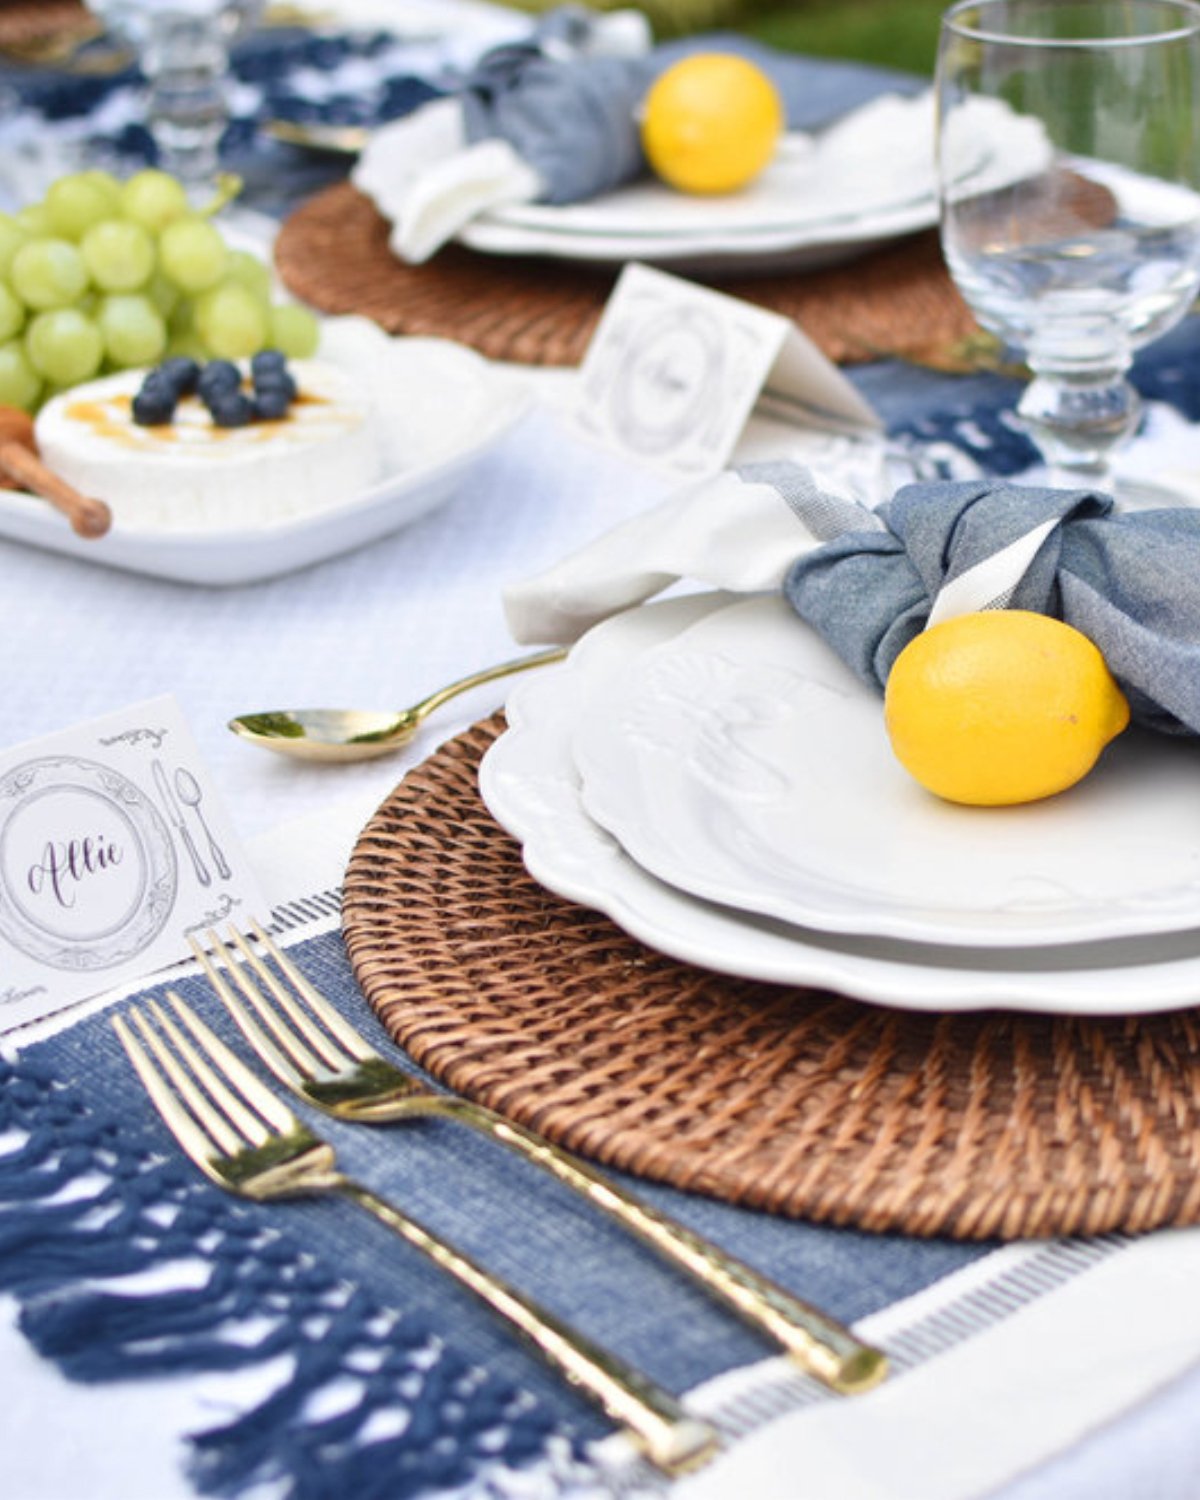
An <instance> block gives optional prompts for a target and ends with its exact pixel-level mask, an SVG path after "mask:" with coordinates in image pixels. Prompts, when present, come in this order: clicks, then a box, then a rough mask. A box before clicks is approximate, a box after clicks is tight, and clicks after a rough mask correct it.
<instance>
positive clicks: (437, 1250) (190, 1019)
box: [113, 990, 717, 1475]
mask: <svg viewBox="0 0 1200 1500" xmlns="http://www.w3.org/2000/svg"><path fill="white" fill-rule="evenodd" d="M167 995H168V998H169V1000H170V1002H171V1005H172V1007H173V1008H174V1011H175V1014H176V1016H177V1017H178V1021H176V1020H175V1019H173V1018H172V1017H171V1016H170V1015H169V1014H168V1013H167V1011H166V1010H165V1008H164V1007H163V1006H161V1005H159V1004H158V1003H157V1002H156V1001H150V1002H148V1003H147V1005H146V1006H145V1008H144V1010H138V1009H136V1008H133V1009H131V1010H130V1011H129V1013H128V1014H129V1019H130V1021H132V1023H133V1024H132V1028H131V1027H130V1026H129V1025H128V1024H127V1023H126V1021H125V1020H124V1019H123V1018H122V1017H121V1016H115V1017H114V1018H113V1026H114V1027H115V1029H116V1031H117V1035H118V1036H119V1037H120V1039H121V1042H122V1044H123V1045H124V1048H125V1051H126V1052H127V1053H128V1055H129V1059H130V1061H131V1062H132V1064H133V1066H134V1068H135V1069H136V1071H137V1074H138V1077H139V1078H140V1079H141V1081H142V1083H143V1085H144V1086H145V1089H146V1092H147V1093H148V1094H149V1096H150V1098H151V1100H152V1102H153V1104H154V1106H155V1107H156V1109H157V1110H158V1112H159V1114H160V1115H161V1116H162V1118H163V1120H164V1122H165V1123H166V1125H167V1126H168V1128H169V1129H170V1130H171V1132H172V1133H173V1135H174V1136H175V1138H176V1140H177V1141H178V1142H179V1144H180V1146H181V1147H182V1148H183V1150H184V1152H185V1153H186V1154H187V1155H188V1156H189V1157H190V1158H191V1160H192V1161H193V1162H194V1163H195V1164H196V1166H198V1167H199V1168H200V1170H201V1171H202V1172H203V1173H204V1175H205V1176H206V1177H208V1178H209V1179H210V1180H211V1181H212V1182H215V1183H216V1184H217V1186H218V1187H222V1188H225V1189H226V1190H227V1191H228V1192H231V1193H235V1194H237V1195H239V1196H241V1197H244V1198H253V1199H255V1200H257V1201H259V1202H269V1201H271V1200H273V1199H280V1198H297V1197H308V1196H314V1195H321V1194H336V1195H338V1196H339V1197H342V1198H347V1199H349V1200H350V1202H352V1203H356V1204H357V1205H358V1206H359V1207H360V1208H364V1209H366V1210H367V1211H368V1213H371V1214H374V1216H375V1217H376V1218H377V1219H379V1220H380V1221H381V1222H382V1223H384V1224H386V1225H387V1227H388V1228H389V1229H392V1230H394V1231H395V1232H396V1233H397V1234H398V1235H400V1236H401V1238H403V1239H404V1240H406V1241H407V1242H408V1243H409V1244H410V1245H412V1246H414V1247H415V1248H416V1249H418V1250H420V1251H422V1252H423V1253H424V1254H425V1255H427V1256H428V1257H429V1259H430V1260H432V1261H433V1262H434V1264H435V1265H437V1266H439V1267H440V1268H441V1269H442V1270H443V1271H446V1272H448V1273H449V1274H450V1275H451V1276H453V1277H454V1278H455V1280H456V1281H459V1282H460V1283H461V1284H462V1285H463V1286H465V1287H467V1288H469V1290H471V1291H472V1292H474V1293H475V1294H476V1295H477V1296H478V1297H480V1298H482V1300H483V1301H484V1302H485V1303H486V1304H487V1305H488V1306H489V1307H490V1308H491V1309H492V1310H493V1311H494V1312H496V1313H498V1314H499V1315H500V1317H501V1318H503V1319H504V1320H505V1321H506V1322H508V1323H510V1324H511V1325H512V1326H513V1327H514V1328H516V1329H517V1330H519V1331H520V1332H521V1333H523V1334H524V1335H525V1336H526V1337H527V1338H528V1339H529V1340H530V1341H531V1342H532V1343H533V1345H534V1347H535V1348H536V1349H537V1350H538V1352H539V1353H540V1354H541V1355H542V1357H543V1358H544V1359H545V1360H546V1361H547V1362H548V1363H549V1364H550V1365H551V1366H552V1367H553V1368H554V1369H556V1370H557V1371H558V1372H559V1373H560V1374H561V1375H563V1376H564V1377H565V1378H566V1379H567V1380H568V1381H569V1382H570V1383H571V1384H572V1385H574V1386H576V1387H578V1388H579V1389H581V1390H583V1391H584V1392H586V1393H587V1394H588V1395H589V1396H591V1397H592V1398H593V1399H594V1400H596V1401H597V1402H599V1404H600V1405H601V1406H602V1407H603V1408H604V1410H605V1411H606V1412H608V1414H609V1415H610V1416H611V1417H612V1418H613V1420H614V1421H616V1422H618V1423H620V1424H622V1425H623V1426H624V1427H625V1428H626V1429H627V1430H628V1432H629V1434H630V1437H631V1438H632V1440H633V1441H634V1443H635V1444H636V1445H637V1446H638V1447H639V1448H640V1449H641V1451H642V1452H643V1453H644V1454H645V1455H646V1457H647V1458H648V1459H649V1460H650V1461H651V1463H653V1464H655V1465H656V1466H657V1467H658V1468H660V1469H662V1470H663V1471H664V1472H666V1473H668V1474H672V1475H676V1474H683V1473H687V1472H688V1471H690V1470H692V1469H695V1468H698V1467H699V1466H700V1465H701V1464H703V1463H704V1462H706V1461H707V1460H708V1459H709V1458H710V1457H711V1456H712V1455H713V1454H714V1453H715V1451H716V1448H717V1437H716V1433H715V1431H714V1430H713V1428H712V1427H711V1426H710V1425H709V1424H708V1423H707V1422H704V1421H702V1420H700V1419H698V1418H695V1417H690V1416H688V1414H687V1413H686V1412H685V1411H684V1410H683V1408H682V1407H681V1406H680V1405H679V1403H678V1402H677V1401H676V1400H675V1398H674V1397H673V1396H671V1395H669V1394H668V1393H667V1392H666V1391H664V1390H663V1389H662V1388H661V1387H659V1386H657V1385H655V1384H654V1383H653V1382H652V1381H651V1380H649V1379H648V1378H647V1377H645V1376H644V1375H642V1374H641V1373H640V1372H639V1371H637V1370H635V1369H633V1367H632V1366H630V1365H628V1364H626V1363H625V1362H624V1361H623V1360H621V1359H620V1358H619V1357H618V1356H616V1355H615V1354H612V1353H610V1352H609V1351H608V1350H606V1349H603V1348H601V1347H600V1346H599V1345H598V1344H595V1343H593V1342H592V1341H591V1340H590V1339H589V1338H587V1337H586V1336H585V1335H584V1334H582V1333H580V1332H579V1331H578V1330H577V1329H574V1328H572V1327H571V1326H570V1325H569V1324H568V1323H566V1322H564V1321H563V1320H562V1319H561V1318H558V1317H557V1316H556V1315H555V1314H553V1313H551V1312H548V1311H546V1310H545V1309H544V1308H541V1307H539V1306H538V1304H537V1303H536V1302H534V1301H533V1300H532V1299H531V1298H529V1297H527V1296H525V1294H524V1293H523V1292H520V1291H517V1290H516V1289H515V1288H514V1287H512V1286H510V1285H508V1284H507V1283H506V1282H504V1281H502V1280H500V1278H498V1277H496V1276H493V1275H492V1274H491V1273H490V1272H488V1271H486V1270H484V1268H483V1267H482V1266H480V1265H479V1264H478V1263H477V1262H475V1261H473V1260H471V1259H470V1258H469V1257H468V1256H467V1255H464V1254H463V1253H462V1252H461V1251H459V1250H456V1249H455V1248H454V1246H453V1245H451V1244H450V1243H448V1242H447V1241H445V1240H443V1239H440V1238H439V1237H438V1236H436V1235H434V1234H432V1233H431V1232H430V1231H429V1230H428V1229H426V1228H425V1227H424V1226H423V1225H421V1224H420V1223H419V1222H418V1221H417V1220H415V1219H413V1218H410V1217H409V1216H408V1215H407V1214H405V1213H403V1212H402V1211H401V1210H400V1209H399V1208H397V1207H396V1206H395V1205H394V1204H392V1203H389V1202H388V1201H387V1199H385V1198H381V1197H379V1195H378V1194H376V1193H373V1192H372V1191H371V1189H370V1188H368V1187H364V1186H363V1185H362V1184H361V1183H358V1182H355V1181H354V1180H353V1179H352V1178H349V1177H346V1176H345V1175H344V1174H343V1173H341V1172H340V1171H338V1169H337V1160H336V1156H335V1153H334V1150H333V1147H332V1146H330V1145H329V1143H328V1142H327V1141H325V1140H323V1139H322V1138H321V1137H320V1136H318V1135H315V1134H314V1133H313V1132H312V1131H310V1130H309V1129H308V1128H307V1127H306V1126H305V1125H303V1124H302V1123H301V1121H300V1120H298V1119H297V1118H296V1116H295V1115H294V1114H293V1113H292V1112H291V1110H290V1109H288V1107H287V1106H286V1105H285V1104H284V1103H283V1102H282V1101H281V1100H280V1099H279V1098H277V1097H276V1095H275V1094H273V1093H272V1091H271V1090H270V1089H269V1088H268V1087H267V1085H266V1084H265V1083H263V1082H262V1081H261V1080H260V1079H258V1078H257V1077H255V1075H254V1074H253V1073H252V1072H251V1071H250V1069H249V1068H248V1067H247V1066H246V1065H245V1064H244V1063H243V1062H242V1061H241V1060H240V1059H239V1058H238V1057H237V1056H236V1055H235V1054H234V1053H233V1052H231V1051H230V1049H229V1048H228V1047H227V1046H225V1044H224V1043H223V1042H222V1041H221V1040H220V1038H219V1037H216V1036H214V1035H213V1033H212V1031H210V1030H209V1028H208V1027H207V1026H206V1025H205V1024H204V1022H203V1021H201V1020H200V1018H199V1016H197V1015H196V1014H195V1012H194V1011H192V1010H191V1009H190V1008H189V1007H188V1006H187V1005H186V1004H185V1003H184V1001H183V1000H182V999H181V998H180V997H179V996H178V995H177V994H176V993H175V992H174V991H173V990H168V991H167ZM179 1022H181V1023H182V1025H180V1024H179ZM135 1031H136V1033H137V1035H135V1034H134V1032H135Z"/></svg>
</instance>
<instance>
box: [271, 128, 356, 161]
mask: <svg viewBox="0 0 1200 1500" xmlns="http://www.w3.org/2000/svg"><path fill="white" fill-rule="evenodd" d="M259 129H260V130H261V131H262V132H263V134H264V135H269V136H271V137H273V138H274V139H275V140H277V141H282V142H283V143H284V144H285V145H287V146H302V147H303V148H304V149H305V150H307V151H328V152H332V153H333V154H334V155H335V156H357V155H358V154H359V153H360V152H361V151H362V150H363V148H364V147H365V146H366V144H367V141H368V139H369V138H370V134H371V133H370V131H369V130H368V129H367V127H366V126H365V125H324V124H321V123H319V122H314V123H312V124H309V125H304V124H301V123H300V122H299V121H297V120H265V121H264V122H263V123H262V125H260V126H259Z"/></svg>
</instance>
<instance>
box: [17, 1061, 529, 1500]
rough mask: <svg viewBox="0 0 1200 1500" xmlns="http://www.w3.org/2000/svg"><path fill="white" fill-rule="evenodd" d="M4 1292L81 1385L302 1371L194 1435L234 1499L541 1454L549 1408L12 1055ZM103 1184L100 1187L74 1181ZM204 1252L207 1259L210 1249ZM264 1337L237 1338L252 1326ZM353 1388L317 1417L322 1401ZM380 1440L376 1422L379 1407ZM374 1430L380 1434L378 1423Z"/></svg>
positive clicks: (470, 1473) (315, 1498)
mask: <svg viewBox="0 0 1200 1500" xmlns="http://www.w3.org/2000/svg"><path fill="white" fill-rule="evenodd" d="M12 1130H16V1131H20V1132H23V1133H24V1136H25V1139H24V1140H23V1141H22V1142H21V1144H19V1145H18V1146H17V1147H16V1148H15V1149H13V1150H11V1151H9V1152H7V1153H6V1154H3V1155H0V1289H3V1290H5V1291H8V1292H10V1293H12V1294H13V1295H15V1296H16V1297H17V1298H18V1300H19V1302H20V1304H21V1311H20V1327H21V1329H22V1331H23V1332H24V1334H25V1336H26V1337H27V1338H28V1339H29V1341H30V1343H31V1344H32V1345H33V1347H34V1348H35V1349H37V1350H38V1352H39V1353H40V1354H42V1355H43V1356H44V1357H45V1358H47V1359H50V1360H53V1361H54V1363H55V1364H56V1365H57V1366H58V1367H59V1368H60V1369H61V1370H62V1371H63V1372H64V1374H66V1375H67V1376H69V1377H70V1378H71V1379H73V1380H78V1381H84V1382H102V1381H110V1380H121V1379H130V1378H135V1377H136V1378H143V1379H154V1378H162V1377H164V1376H169V1375H172V1374H176V1373H180V1372H208V1371H225V1370H235V1369H244V1368H248V1367H251V1366H255V1365H261V1364H264V1363H266V1362H267V1361H269V1360H272V1359H275V1358H276V1357H278V1356H282V1355H286V1356H288V1358H289V1359H290V1362H291V1363H290V1373H289V1375H288V1376H287V1378H286V1379H285V1380H284V1381H283V1383H282V1384H281V1385H280V1386H279V1387H278V1388H277V1389H276V1390H274V1391H273V1392H272V1393H271V1394H270V1395H268V1396H267V1397H265V1398H264V1399H263V1400H261V1401H260V1402H259V1403H258V1405H257V1406H255V1407H254V1408H253V1409H252V1410H250V1411H247V1412H246V1413H245V1414H244V1415H242V1416H241V1417H239V1418H237V1419H235V1420H233V1421H230V1422H224V1423H222V1424H221V1425H219V1426H216V1427H213V1428H212V1429H210V1430H208V1431H206V1432H201V1433H197V1434H194V1435H193V1436H192V1445H193V1464H192V1467H191V1470H190V1477H191V1478H192V1480H193V1482H194V1483H195V1484H196V1486H197V1488H198V1489H199V1490H200V1491H201V1492H202V1493H206V1494H211V1495H222V1496H236V1495H238V1494H240V1493H242V1492H243V1491H244V1490H245V1489H247V1488H248V1487H250V1486H252V1485H257V1484H260V1483H263V1482H264V1481H273V1482H276V1483H280V1482H282V1484H283V1486H284V1493H285V1494H286V1496H287V1497H288V1500H344V1497H345V1496H347V1495H354V1496H355V1500H407V1497H415V1496H418V1495H421V1494H423V1493H428V1492H429V1491H430V1490H433V1489H438V1488H454V1487H457V1486H463V1485H466V1484H468V1483H469V1482H470V1481H471V1479H472V1478H473V1477H474V1476H476V1475H477V1474H478V1473H479V1471H480V1469H481V1468H482V1467H483V1466H484V1465H491V1464H494V1463H496V1462H497V1461H499V1462H501V1463H503V1464H505V1465H506V1466H508V1467H510V1468H517V1467H521V1466H523V1465H526V1464H529V1463H531V1462H534V1461H536V1460H538V1459H539V1458H540V1457H541V1456H543V1455H544V1453H545V1446H546V1442H547V1439H548V1438H549V1437H550V1435H551V1433H552V1432H553V1431H554V1420H553V1416H552V1414H550V1413H549V1412H547V1411H546V1410H545V1409H544V1408H543V1407H541V1406H539V1405H537V1404H536V1403H534V1402H531V1401H528V1400H527V1399H525V1398H523V1397H522V1396H521V1395H520V1394H519V1393H518V1392H516V1391H515V1390H513V1389H512V1388H510V1387H507V1386H504V1385H503V1384H502V1383H501V1382H499V1381H497V1380H496V1379H494V1378H493V1377H489V1376H486V1375H484V1374H483V1373H482V1372H480V1371H479V1370H478V1369H476V1368H473V1367H472V1366H470V1365H469V1364H468V1362H467V1361H466V1360H465V1359H464V1358H463V1357H462V1356H461V1355H459V1354H457V1353H456V1352H455V1351H454V1350H452V1349H449V1348H446V1347H445V1346H443V1345H441V1344H440V1343H439V1342H438V1341H436V1340H435V1339H434V1337H433V1335H432V1332H431V1330H430V1328H428V1327H427V1326H424V1325H423V1323H422V1322H421V1320H419V1319H417V1318H413V1317H411V1316H410V1317H405V1316H403V1315H399V1316H398V1315H396V1314H395V1313H393V1312H388V1311H386V1310H385V1309H383V1308H381V1307H380V1306H379V1305H378V1304H376V1303H374V1302H373V1301H371V1299H370V1298H368V1297H367V1296H366V1295H365V1294H364V1293H363V1292H361V1291H359V1290H348V1289H347V1288H346V1287H345V1286H344V1284H342V1283H341V1282H340V1281H339V1280H338V1278H337V1276H336V1275H335V1274H333V1273H332V1272H330V1271H329V1270H327V1269H326V1268H324V1267H323V1266H321V1265H319V1264H316V1263H314V1262H313V1261H312V1259H311V1257H309V1256H306V1255H303V1254H301V1252H300V1251H299V1250H298V1248H297V1247H296V1246H294V1245H292V1244H290V1243H289V1242H288V1241H287V1240H286V1239H284V1238H282V1237H279V1236H277V1235H274V1234H271V1235H265V1234H264V1233H263V1230H262V1227H261V1224H260V1223H258V1222H257V1221H256V1219H255V1216H254V1215H253V1214H249V1213H247V1212H245V1210H244V1209H243V1208H242V1206H241V1205H237V1204H234V1203H232V1202H231V1201H230V1200H229V1199H228V1198H226V1197H225V1196H224V1195H223V1194H222V1193H220V1192H219V1191H218V1190H217V1189H215V1188H211V1187H210V1186H209V1185H208V1184H206V1183H204V1182H203V1181H202V1180H201V1179H200V1178H199V1177H197V1176H196V1175H195V1174H194V1173H192V1172H191V1171H190V1170H189V1169H188V1168H187V1167H186V1166H185V1165H184V1164H181V1163H177V1162H174V1161H165V1162H164V1161H161V1160H159V1159H157V1158H155V1157H154V1156H153V1155H152V1154H151V1152H150V1150H149V1148H148V1147H146V1146H137V1145H135V1144H133V1143H132V1142H131V1141H129V1140H127V1139H126V1136H127V1135H128V1134H129V1132H128V1130H127V1129H126V1130H125V1132H124V1133H122V1131H121V1130H119V1129H118V1126H117V1123H116V1122H115V1121H112V1120H104V1119H101V1118H99V1117H98V1116H96V1115H95V1114H93V1113H92V1112H91V1111H89V1110H88V1109H87V1108H86V1106H85V1104H84V1102H83V1100H82V1099H81V1098H80V1097H79V1096H78V1095H76V1094H75V1093H73V1092H72V1091H69V1090H66V1089H64V1088H63V1087H62V1086H61V1085H60V1084H57V1083H56V1082H55V1081H54V1079H53V1077H52V1076H51V1075H50V1073H49V1072H48V1071H47V1070H45V1069H44V1068H39V1067H38V1066H37V1065H36V1064H35V1063H31V1062H26V1061H25V1060H22V1062H21V1063H20V1064H11V1063H7V1062H5V1061H3V1060H0V1131H12ZM85 1177H87V1178H89V1179H92V1178H94V1181H95V1192H94V1193H93V1194H91V1195H89V1194H87V1193H79V1194H78V1195H71V1196H69V1197H68V1196H66V1195H64V1196H63V1197H62V1198H61V1199H60V1200H59V1201H54V1200H55V1199H56V1198H57V1197H58V1195H60V1194H63V1193H64V1189H67V1188H68V1187H71V1186H72V1184H80V1182H81V1179H83V1178H85ZM201 1244H203V1245H204V1249H203V1250H201V1249H200V1248H199V1247H200V1245H201ZM197 1259H202V1260H203V1261H204V1262H205V1263H206V1264H207V1266H208V1274H207V1277H206V1278H205V1280H204V1282H203V1284H202V1285H201V1286H199V1287H187V1288H183V1289H176V1290H164V1291H158V1292H155V1293H152V1294H145V1295H141V1294H133V1293H123V1292H121V1291H120V1290H119V1289H113V1288H112V1287H111V1286H109V1287H101V1286H99V1285H97V1283H98V1282H101V1281H106V1280H107V1281H111V1280H112V1279H114V1278H120V1277H123V1276H128V1275H131V1274H134V1273H137V1272H141V1271H145V1270H147V1269H148V1268H151V1267H164V1266H169V1265H171V1264H178V1263H181V1262H183V1261H187V1262H191V1263H194V1262H195V1261H196V1260H197ZM251 1319H253V1320H254V1323H255V1325H256V1329H257V1325H258V1324H259V1323H261V1325H262V1326H261V1331H256V1336H255V1337H254V1338H252V1339H247V1338H246V1337H245V1335H244V1333H243V1334H242V1335H241V1336H240V1337H239V1336H236V1335H237V1333H238V1330H239V1329H244V1328H245V1326H246V1324H247V1323H248V1322H249V1321H250V1320H251ZM352 1381H357V1382H358V1396H357V1399H356V1400H354V1401H353V1402H351V1403H350V1404H349V1405H348V1406H347V1407H345V1408H342V1409H340V1410H339V1411H338V1412H337V1413H336V1414H333V1415H330V1416H327V1417H321V1418H314V1416H313V1415H312V1410H313V1402H314V1397H316V1396H317V1395H318V1394H319V1393H320V1392H321V1391H322V1390H323V1389H325V1388H328V1387H330V1386H332V1385H333V1384H334V1383H335V1382H336V1383H337V1384H338V1386H339V1389H350V1390H352V1389H353V1387H352V1386H349V1385H348V1384H347V1383H348V1382H352ZM385 1413H386V1414H392V1416H393V1420H392V1421H390V1422H388V1423H385V1424H384V1426H383V1429H382V1430H384V1431H386V1432H388V1433H390V1432H391V1431H392V1430H393V1429H398V1431H397V1435H396V1436H386V1437H382V1438H379V1439H376V1440H371V1438H370V1435H369V1434H370V1430H371V1424H372V1423H377V1422H378V1421H379V1419H380V1418H381V1417H382V1416H383V1415H384V1414H385ZM376 1430H379V1429H378V1428H377V1429H376Z"/></svg>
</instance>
